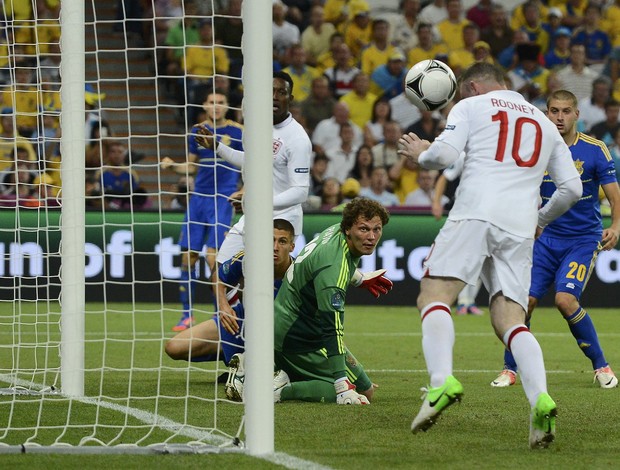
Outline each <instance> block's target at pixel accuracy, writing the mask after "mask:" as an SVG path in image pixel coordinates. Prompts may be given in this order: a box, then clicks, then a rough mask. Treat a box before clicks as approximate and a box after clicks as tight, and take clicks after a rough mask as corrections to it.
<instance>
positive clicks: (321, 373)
mask: <svg viewBox="0 0 620 470" xmlns="http://www.w3.org/2000/svg"><path fill="white" fill-rule="evenodd" d="M274 353H275V363H276V369H283V370H284V371H285V372H286V373H287V374H288V376H289V378H290V379H291V382H302V381H306V380H322V381H324V382H329V383H330V384H333V383H334V376H333V375H332V370H331V368H330V367H329V363H328V361H327V356H326V354H325V352H324V351H323V350H319V351H312V352H307V353H290V352H281V351H274ZM346 354H347V355H346V359H345V364H346V368H347V378H348V379H349V381H350V382H351V383H353V384H354V385H355V387H356V388H357V390H358V392H364V391H366V390H368V389H370V387H371V386H372V382H371V381H370V379H369V378H368V375H366V372H365V371H364V367H363V366H362V364H361V363H360V362H359V361H358V360H357V359H356V358H355V356H353V354H351V351H349V349H348V348H347V350H346Z"/></svg>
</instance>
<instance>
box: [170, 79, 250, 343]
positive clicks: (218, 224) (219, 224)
mask: <svg viewBox="0 0 620 470" xmlns="http://www.w3.org/2000/svg"><path fill="white" fill-rule="evenodd" d="M203 107H204V109H205V111H206V113H207V120H206V121H204V122H201V123H199V124H196V125H195V126H194V127H192V129H191V131H190V134H189V137H188V139H187V142H188V158H187V162H184V163H175V162H174V160H172V159H171V158H169V157H165V158H163V159H162V161H161V168H162V169H166V168H172V169H173V170H174V171H175V172H176V173H178V174H180V175H195V176H194V180H195V184H194V192H193V193H192V194H191V196H190V199H189V205H188V208H187V212H186V214H185V222H186V223H185V224H184V226H183V228H182V229H181V235H180V237H179V245H180V246H181V250H183V259H182V263H181V281H180V285H179V291H180V297H181V303H182V305H183V314H182V316H181V319H180V320H179V322H178V323H177V324H176V325H175V326H174V327H173V328H172V331H183V330H185V329H187V328H189V327H190V326H191V325H192V323H193V312H192V304H193V299H194V293H195V291H196V287H195V284H196V279H194V277H193V276H194V266H195V265H196V261H198V256H199V253H200V252H201V251H202V249H203V246H204V245H205V243H206V246H207V253H206V254H207V265H208V266H209V269H210V271H211V272H213V271H214V268H215V256H216V252H217V250H218V249H219V247H220V245H221V244H222V242H223V241H224V238H225V236H226V233H227V232H228V230H229V228H230V226H231V225H232V216H233V206H232V205H231V200H234V199H235V198H236V197H237V196H236V194H235V193H236V192H237V190H238V189H239V188H238V186H239V179H240V170H239V169H238V168H237V167H235V166H233V165H231V164H230V163H227V162H226V161H225V160H223V159H221V158H218V157H216V156H215V153H214V152H213V150H211V149H208V148H204V147H201V146H200V145H199V144H198V142H197V141H196V135H197V130H198V129H199V128H201V127H203V126H206V127H207V128H208V129H209V130H211V131H212V132H213V133H214V134H215V136H216V138H217V140H218V142H223V143H225V144H226V145H228V146H229V147H231V148H234V149H236V150H243V146H242V142H241V136H242V127H241V125H240V124H238V123H236V122H234V121H230V120H228V119H226V112H227V111H228V100H227V98H226V94H225V93H223V92H221V91H219V90H215V91H214V92H213V93H210V94H209V95H207V98H206V100H205V102H204V103H203Z"/></svg>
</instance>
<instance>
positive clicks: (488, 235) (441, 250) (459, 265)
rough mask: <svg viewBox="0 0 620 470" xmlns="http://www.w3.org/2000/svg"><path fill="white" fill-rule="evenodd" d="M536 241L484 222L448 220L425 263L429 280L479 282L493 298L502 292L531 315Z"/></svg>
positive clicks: (425, 270)
mask: <svg viewBox="0 0 620 470" xmlns="http://www.w3.org/2000/svg"><path fill="white" fill-rule="evenodd" d="M533 245H534V240H533V239H531V238H523V237H519V236H516V235H513V234H511V233H508V232H506V231H504V230H502V229H500V228H498V227H496V226H495V225H493V224H490V223H489V222H485V221H482V220H458V221H454V220H448V221H446V223H445V225H444V226H443V228H442V229H441V231H440V232H439V234H438V235H437V238H435V242H434V243H433V246H432V247H431V250H430V252H429V254H428V256H427V258H426V260H425V261H424V272H425V275H427V276H434V277H435V276H436V277H451V278H456V279H460V280H462V281H463V282H466V283H467V284H475V283H476V282H477V281H478V278H480V279H481V280H482V282H483V283H484V286H485V288H486V289H487V291H488V292H489V294H490V296H491V297H493V296H494V295H495V294H497V293H499V292H501V293H502V294H503V295H504V296H505V297H507V298H509V299H511V300H513V301H515V302H517V303H518V304H520V305H521V306H522V307H523V309H524V310H525V311H527V304H528V293H529V289H530V280H531V270H532V247H533Z"/></svg>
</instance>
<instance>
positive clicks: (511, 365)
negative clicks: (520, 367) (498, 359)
mask: <svg viewBox="0 0 620 470" xmlns="http://www.w3.org/2000/svg"><path fill="white" fill-rule="evenodd" d="M504 369H508V370H511V371H513V372H514V373H516V372H517V362H516V361H515V358H514V357H513V355H512V353H511V352H510V351H509V350H508V349H504Z"/></svg>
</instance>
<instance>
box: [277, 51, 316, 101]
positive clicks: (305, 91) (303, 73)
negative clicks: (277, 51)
mask: <svg viewBox="0 0 620 470" xmlns="http://www.w3.org/2000/svg"><path fill="white" fill-rule="evenodd" d="M289 58H290V65H289V66H288V67H285V68H284V72H286V73H288V74H289V75H290V76H291V78H292V79H293V89H294V90H295V101H299V102H301V101H303V100H305V99H306V98H307V97H308V95H309V94H310V90H311V89H312V80H314V79H315V78H316V77H318V76H319V75H320V73H319V71H318V70H317V69H315V68H314V67H310V66H309V65H306V51H305V50H304V48H303V47H302V46H301V44H293V45H292V46H291V47H290V49H289Z"/></svg>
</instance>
